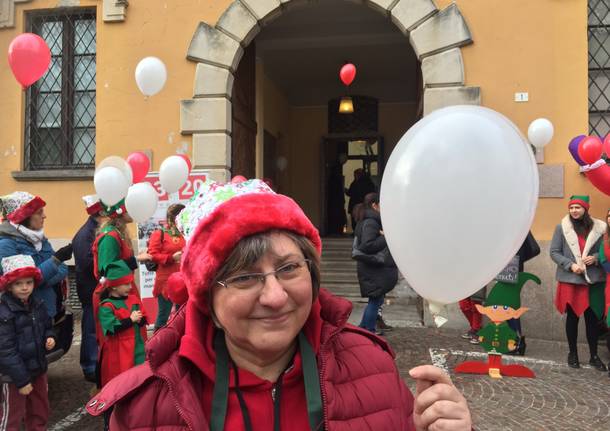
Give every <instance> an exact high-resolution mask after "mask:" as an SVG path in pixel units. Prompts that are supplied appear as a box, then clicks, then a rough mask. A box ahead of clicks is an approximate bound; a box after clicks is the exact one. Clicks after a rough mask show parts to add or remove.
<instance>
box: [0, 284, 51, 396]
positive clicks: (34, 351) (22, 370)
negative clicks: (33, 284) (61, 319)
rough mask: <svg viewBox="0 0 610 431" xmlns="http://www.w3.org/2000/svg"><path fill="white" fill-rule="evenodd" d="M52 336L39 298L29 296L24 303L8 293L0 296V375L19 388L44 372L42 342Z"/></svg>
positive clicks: (45, 359)
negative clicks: (7, 377) (26, 303)
mask: <svg viewBox="0 0 610 431" xmlns="http://www.w3.org/2000/svg"><path fill="white" fill-rule="evenodd" d="M49 337H52V338H55V333H54V332H53V329H52V325H51V318H50V317H49V315H48V314H47V311H46V307H45V306H44V304H43V303H42V301H40V300H37V299H34V298H33V297H31V296H30V299H29V301H28V306H26V305H25V304H24V303H23V302H21V301H20V300H19V299H17V298H15V297H14V296H13V295H11V294H10V293H3V294H2V297H0V374H5V375H8V376H9V377H10V378H11V381H12V382H13V383H14V384H15V385H16V386H17V387H18V388H22V387H24V386H26V385H27V384H28V383H31V381H32V379H33V378H35V377H37V376H39V375H40V374H42V373H44V372H46V371H47V358H46V350H45V343H46V340H47V338H49Z"/></svg>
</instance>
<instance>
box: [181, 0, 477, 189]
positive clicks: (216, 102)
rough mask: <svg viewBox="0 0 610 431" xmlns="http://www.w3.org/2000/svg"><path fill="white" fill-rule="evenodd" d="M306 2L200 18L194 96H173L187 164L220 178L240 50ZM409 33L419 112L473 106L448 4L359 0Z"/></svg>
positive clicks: (458, 28)
mask: <svg viewBox="0 0 610 431" xmlns="http://www.w3.org/2000/svg"><path fill="white" fill-rule="evenodd" d="M310 2H311V3H313V0H235V1H234V2H233V3H231V4H230V5H229V7H228V8H227V9H226V10H225V12H224V13H223V15H222V16H221V17H220V19H219V20H218V22H217V23H216V25H215V26H210V25H209V24H206V23H204V22H201V23H199V25H198V27H197V29H196V30H195V33H194V35H193V38H192V40H191V43H190V46H189V48H188V52H187V58H188V59H189V60H191V61H194V62H196V63H197V69H196V72H195V85H194V89H193V98H192V99H188V100H182V101H181V102H180V131H181V133H182V134H185V135H193V154H192V159H193V163H194V165H196V166H197V167H199V168H203V169H206V170H208V171H209V172H210V176H211V178H212V179H215V180H218V181H227V180H228V179H229V178H230V169H231V123H232V118H231V115H232V114H231V94H232V89H233V74H234V72H235V70H236V69H237V66H238V64H239V61H240V60H241V57H242V55H243V52H244V51H243V48H244V47H246V46H248V44H249V43H250V42H251V41H252V40H253V39H254V37H255V36H256V35H257V34H258V33H259V31H260V30H261V27H263V26H265V25H266V24H268V23H269V22H270V21H271V20H273V19H275V18H277V17H278V16H279V15H281V14H282V13H283V12H284V11H285V10H286V9H287V8H290V7H293V6H294V5H299V4H301V5H302V4H304V3H310ZM362 3H363V4H365V5H367V6H369V7H371V8H373V9H375V10H377V11H378V12H380V13H382V14H384V15H385V16H387V17H388V20H390V21H391V22H392V23H393V24H394V25H396V26H397V27H398V28H399V29H400V30H401V31H402V32H403V33H404V34H405V36H406V37H408V38H409V41H410V43H411V46H412V47H413V50H414V51H415V54H416V55H417V57H418V58H419V60H420V61H421V63H422V76H423V81H424V85H425V89H424V99H423V103H424V107H423V108H424V115H425V114H427V113H429V112H432V111H433V110H435V109H438V108H441V107H444V106H449V105H457V104H476V105H478V104H480V89H479V87H467V86H465V85H464V81H465V79H464V64H463V60H462V52H461V48H460V47H462V46H465V45H468V44H470V43H472V37H471V34H470V31H469V29H468V25H467V24H466V21H465V20H464V18H463V16H462V14H461V13H460V10H459V8H458V6H457V5H456V4H455V3H454V4H451V5H450V6H448V7H447V8H445V9H443V10H438V8H437V7H436V5H435V4H434V2H433V1H432V0H362Z"/></svg>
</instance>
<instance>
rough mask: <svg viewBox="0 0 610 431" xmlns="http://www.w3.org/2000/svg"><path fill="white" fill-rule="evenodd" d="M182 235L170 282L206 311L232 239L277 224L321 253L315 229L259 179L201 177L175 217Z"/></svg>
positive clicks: (234, 242)
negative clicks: (177, 273) (209, 293)
mask: <svg viewBox="0 0 610 431" xmlns="http://www.w3.org/2000/svg"><path fill="white" fill-rule="evenodd" d="M176 221H177V225H178V227H179V229H180V230H181V231H182V233H183V235H184V237H185V238H186V239H187V245H186V248H185V249H184V254H183V257H182V264H181V268H180V275H181V277H182V280H180V276H174V277H172V284H173V286H171V287H169V286H168V287H169V289H170V290H173V291H174V292H176V291H177V289H176V288H177V286H176V284H178V283H180V282H181V283H182V284H183V286H184V285H185V286H186V287H187V288H188V295H189V300H190V301H195V304H196V305H197V307H198V308H199V309H200V310H202V311H203V312H204V313H207V312H208V307H207V304H206V301H207V291H208V290H209V289H210V287H211V286H210V284H211V282H212V281H213V279H214V277H215V276H216V273H217V272H218V270H219V269H220V267H221V266H222V265H223V264H224V262H225V260H226V259H227V257H228V256H229V254H230V253H231V252H232V251H233V248H234V247H235V245H237V243H238V242H239V241H240V240H241V239H242V238H245V237H247V236H251V235H254V234H257V233H262V232H266V231H269V230H274V229H280V230H282V229H283V230H288V231H291V232H294V233H296V234H298V235H302V236H304V237H306V238H308V239H309V240H310V241H311V242H312V244H313V245H314V247H315V248H316V249H317V250H318V252H321V250H322V242H321V240H320V235H319V234H318V230H317V229H316V228H315V227H314V226H313V224H312V223H311V221H310V220H309V219H308V218H307V216H306V215H305V214H304V213H303V210H302V209H301V208H300V207H299V206H298V205H297V204H296V202H294V201H293V200H292V199H290V198H289V197H287V196H283V195H279V194H276V193H275V192H273V190H271V189H270V188H269V186H267V184H265V183H264V182H263V181H261V180H249V181H244V182H241V183H230V184H219V183H214V182H207V183H205V184H204V185H203V187H202V188H201V189H200V190H198V191H197V194H196V195H195V196H194V197H193V198H192V199H191V201H190V202H189V203H188V204H187V206H186V208H185V209H184V210H183V211H182V212H181V213H180V214H179V215H178V217H177V218H176Z"/></svg>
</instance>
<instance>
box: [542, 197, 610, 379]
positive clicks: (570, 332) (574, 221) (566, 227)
mask: <svg viewBox="0 0 610 431" xmlns="http://www.w3.org/2000/svg"><path fill="white" fill-rule="evenodd" d="M589 206H590V204H589V196H572V197H571V198H570V202H569V204H568V211H569V213H568V215H566V216H565V217H564V218H563V219H562V220H561V223H560V224H558V225H557V227H556V228H555V233H554V234H553V239H552V241H551V249H550V253H551V259H553V262H555V263H556V264H557V272H556V278H557V294H556V296H555V307H556V308H557V310H558V311H559V312H560V313H562V314H564V313H565V314H566V335H567V338H568V346H569V349H570V352H569V353H568V365H569V366H570V367H572V368H579V367H580V362H579V360H578V350H577V339H578V321H579V319H580V316H582V315H583V314H584V316H585V324H586V328H587V342H588V344H589V353H590V354H591V358H590V360H589V364H590V365H591V366H592V367H594V368H595V369H597V370H600V371H606V366H605V365H604V363H603V362H602V361H601V359H600V358H599V356H597V340H598V338H599V329H598V326H597V322H598V321H599V320H600V319H601V318H602V316H603V313H604V310H603V307H604V285H605V280H606V274H605V272H604V270H603V269H602V268H601V266H600V265H599V248H600V245H601V242H602V235H603V234H604V232H605V231H606V224H605V223H604V222H603V221H601V220H597V219H593V218H591V216H590V215H589Z"/></svg>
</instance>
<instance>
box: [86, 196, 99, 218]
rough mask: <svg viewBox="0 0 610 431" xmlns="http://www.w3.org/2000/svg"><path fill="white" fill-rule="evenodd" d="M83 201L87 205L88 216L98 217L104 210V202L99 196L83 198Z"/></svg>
mask: <svg viewBox="0 0 610 431" xmlns="http://www.w3.org/2000/svg"><path fill="white" fill-rule="evenodd" d="M82 199H83V202H84V203H85V208H86V211H87V214H89V215H96V214H99V213H100V212H102V211H103V210H104V206H103V205H102V201H100V198H99V197H98V196H97V195H87V196H83V197H82Z"/></svg>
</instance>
